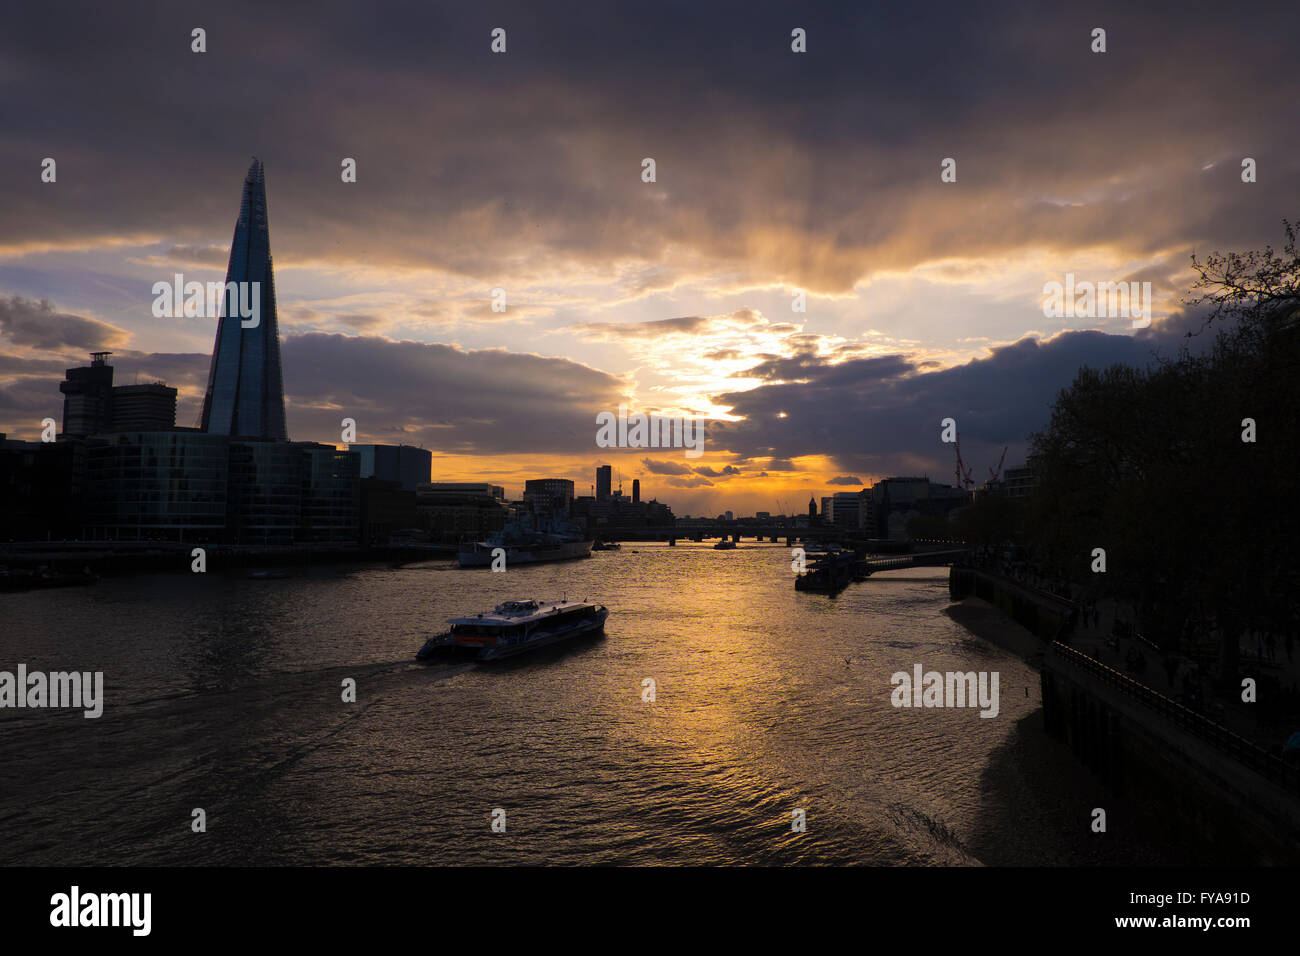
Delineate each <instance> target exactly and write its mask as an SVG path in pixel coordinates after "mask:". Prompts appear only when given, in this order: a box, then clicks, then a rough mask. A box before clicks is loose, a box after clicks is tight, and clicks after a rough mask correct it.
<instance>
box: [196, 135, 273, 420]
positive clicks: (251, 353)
mask: <svg viewBox="0 0 1300 956" xmlns="http://www.w3.org/2000/svg"><path fill="white" fill-rule="evenodd" d="M232 283H234V285H233V286H232ZM243 283H257V285H256V286H251V285H249V286H244V285H242V284H243ZM236 289H239V290H243V296H244V297H245V300H246V302H245V304H247V305H252V304H253V299H254V298H255V299H256V304H257V306H258V307H257V308H256V309H255V310H253V314H254V315H256V316H257V322H256V324H255V325H254V324H253V323H252V322H249V321H246V320H245V318H244V317H243V316H242V315H241V308H240V306H241V303H240V299H239V295H238V294H237V293H236V292H235V290H236ZM253 290H256V292H254V291H253ZM224 303H225V307H224V308H223V309H222V314H221V317H220V318H219V319H218V320H217V342H216V345H215V346H214V347H213V349H212V367H211V370H210V371H209V372H208V390H207V394H206V395H205V396H204V398H203V421H202V429H203V431H205V432H208V433H210V434H214V435H237V436H240V437H244V438H264V439H272V440H279V441H285V440H287V439H288V433H287V430H286V429H285V423H284V381H283V377H282V374H281V370H280V333H279V324H278V322H277V321H276V314H275V279H274V276H273V274H272V270H271V236H270V232H269V230H268V228H267V218H266V180H265V176H264V174H263V171H262V163H261V161H260V160H258V159H256V158H254V159H253V165H251V166H250V167H248V175H247V176H245V177H244V195H243V199H242V200H241V201H240V204H239V221H238V222H236V223H235V238H234V240H233V241H232V242H231V244H230V264H229V265H228V266H227V268H226V291H225V293H224Z"/></svg>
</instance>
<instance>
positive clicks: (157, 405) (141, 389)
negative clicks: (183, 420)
mask: <svg viewBox="0 0 1300 956" xmlns="http://www.w3.org/2000/svg"><path fill="white" fill-rule="evenodd" d="M112 419H113V424H112V427H111V428H110V429H109V430H110V431H115V432H165V431H171V430H172V429H173V428H175V427H176V389H174V388H170V387H169V386H167V385H164V384H163V383H162V382H155V383H153V384H150V385H118V386H116V387H115V388H114V389H113V416H112Z"/></svg>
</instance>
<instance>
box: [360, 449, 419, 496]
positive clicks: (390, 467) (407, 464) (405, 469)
mask: <svg viewBox="0 0 1300 956" xmlns="http://www.w3.org/2000/svg"><path fill="white" fill-rule="evenodd" d="M348 450H349V451H355V452H356V453H357V454H359V455H360V456H361V477H362V478H379V479H380V480H382V481H395V482H397V483H398V484H399V485H401V486H402V487H403V488H405V489H406V490H407V491H417V490H418V489H419V487H420V486H421V485H427V484H428V483H429V475H430V472H431V471H432V470H433V453H432V452H430V451H428V450H426V449H424V448H416V447H415V446H414V445H349V446H348Z"/></svg>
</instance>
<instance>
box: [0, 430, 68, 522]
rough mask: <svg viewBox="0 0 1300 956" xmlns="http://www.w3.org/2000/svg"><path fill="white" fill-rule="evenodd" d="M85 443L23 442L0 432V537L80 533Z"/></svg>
mask: <svg viewBox="0 0 1300 956" xmlns="http://www.w3.org/2000/svg"><path fill="white" fill-rule="evenodd" d="M85 469H86V444H85V442H82V441H76V440H74V441H61V442H39V441H34V442H29V441H17V440H12V439H8V438H6V437H5V435H4V433H3V432H0V541H8V540H14V541H36V540H47V539H59V540H64V539H71V538H77V537H79V536H80V535H81V530H82V524H83V521H84V509H85V504H86V496H85V493H84V477H85Z"/></svg>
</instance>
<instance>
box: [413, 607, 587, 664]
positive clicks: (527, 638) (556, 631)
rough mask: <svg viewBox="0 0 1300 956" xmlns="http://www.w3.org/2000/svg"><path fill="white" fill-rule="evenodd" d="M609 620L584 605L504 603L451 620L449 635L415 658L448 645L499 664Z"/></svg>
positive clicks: (440, 637) (585, 631) (439, 638)
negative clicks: (503, 660)
mask: <svg viewBox="0 0 1300 956" xmlns="http://www.w3.org/2000/svg"><path fill="white" fill-rule="evenodd" d="M608 616H609V609H608V608H606V607H605V606H603V605H600V604H590V603H588V602H586V601H540V602H539V601H506V602H504V603H503V604H498V605H497V606H496V607H495V608H493V609H492V611H491V612H488V613H483V614H475V615H474V616H473V617H456V618H452V619H451V631H450V632H448V634H447V635H439V636H437V637H434V638H430V639H429V641H428V642H426V644H425V646H424V647H422V648H420V652H419V653H418V654H417V655H416V657H417V658H418V659H420V660H426V659H428V657H432V656H433V655H434V654H435V653H437V651H438V649H439V648H440V647H445V646H446V644H447V643H448V641H449V642H450V643H451V644H452V645H453V646H454V647H455V648H456V649H458V650H465V651H472V652H474V654H475V656H476V657H477V658H478V659H479V660H481V661H491V660H498V659H499V658H502V657H512V656H514V655H515V654H522V653H524V652H525V651H531V650H533V649H535V648H538V647H546V646H547V645H549V644H556V643H558V642H560V641H563V640H567V639H569V638H571V637H578V636H580V635H583V634H595V633H597V632H599V631H600V630H602V629H603V628H604V626H605V618H607V617H608ZM422 654H425V655H427V656H425V657H421V656H420V655H422Z"/></svg>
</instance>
